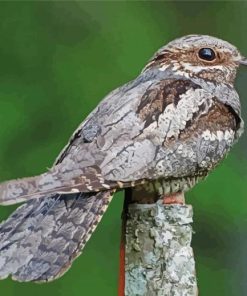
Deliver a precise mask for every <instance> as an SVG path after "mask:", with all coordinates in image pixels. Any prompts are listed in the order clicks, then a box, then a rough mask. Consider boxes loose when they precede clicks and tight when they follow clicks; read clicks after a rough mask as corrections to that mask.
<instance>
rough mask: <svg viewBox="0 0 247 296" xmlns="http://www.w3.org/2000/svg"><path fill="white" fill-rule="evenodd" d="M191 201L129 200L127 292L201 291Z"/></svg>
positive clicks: (166, 295)
mask: <svg viewBox="0 0 247 296" xmlns="http://www.w3.org/2000/svg"><path fill="white" fill-rule="evenodd" d="M192 216H193V211H192V207H191V206H190V205H178V204H174V205H164V204H162V203H161V202H158V203H154V204H137V203H135V204H129V205H128V212H127V220H126V245H125V296H137V295H138V296H144V295H145V296H156V295H157V296H196V295H198V289H197V281H196V273H195V261H194V256H193V250H192V248H191V246H190V244H191V239H192V226H191V223H192Z"/></svg>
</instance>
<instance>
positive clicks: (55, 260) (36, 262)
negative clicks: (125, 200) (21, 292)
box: [0, 191, 114, 282]
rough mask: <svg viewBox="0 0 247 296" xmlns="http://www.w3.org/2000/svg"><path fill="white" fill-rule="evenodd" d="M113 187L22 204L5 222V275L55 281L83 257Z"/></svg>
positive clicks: (1, 245) (1, 240) (1, 264)
mask: <svg viewBox="0 0 247 296" xmlns="http://www.w3.org/2000/svg"><path fill="white" fill-rule="evenodd" d="M113 193H114V192H113V191H102V192H98V193H76V194H70V195H65V194H63V195H55V196H52V197H49V198H45V199H40V200H33V201H30V202H28V203H27V204H25V205H23V206H21V207H19V208H18V209H17V210H16V212H14V213H13V214H12V215H11V216H10V217H9V219H8V220H7V221H5V222H3V223H2V224H1V225H0V278H6V277H8V276H9V275H12V278H13V279H16V280H18V281H37V282H42V281H51V280H54V279H56V278H58V277H60V276H62V275H63V274H64V273H65V272H66V271H67V270H68V269H69V267H70V266H71V264H72V262H73V260H74V259H75V258H76V257H78V256H79V255H80V253H81V251H82V248H83V247H84V246H85V244H86V242H87V240H88V239H89V238H90V236H91V234H92V232H93V231H94V229H95V228H96V226H97V224H98V223H99V222H100V220H101V218H102V216H103V214H104V212H105V211H106V209H107V207H108V204H109V202H110V201H111V199H112V195H113Z"/></svg>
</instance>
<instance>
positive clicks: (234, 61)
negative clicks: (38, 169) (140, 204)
mask: <svg viewBox="0 0 247 296" xmlns="http://www.w3.org/2000/svg"><path fill="white" fill-rule="evenodd" d="M240 64H247V62H246V59H244V58H243V57H242V56H241V54H240V53H239V51H238V50H237V49H236V48H235V47H234V46H233V45H231V44H229V43H228V42H226V41H222V40H219V39H217V38H214V37H210V36H203V35H189V36H185V37H182V38H180V39H176V40H174V41H172V42H170V43H168V44H167V45H166V46H164V47H162V48H161V49H160V50H158V51H157V53H156V54H155V56H154V57H153V58H152V59H151V60H150V61H149V62H148V64H147V66H146V67H145V68H144V70H143V71H142V73H141V74H140V76H138V77H137V78H136V79H134V80H133V81H131V82H129V83H127V84H125V85H124V86H122V87H119V88H117V89H116V90H114V91H112V92H111V93H110V94H109V95H107V96H106V97H105V98H104V100H103V101H102V102H101V103H100V104H99V105H98V106H97V107H96V109H95V110H94V111H93V112H92V113H91V114H90V115H89V116H88V117H87V118H86V119H85V120H84V121H83V123H82V124H81V125H80V126H79V127H78V129H77V130H76V131H75V133H74V134H73V136H72V137H71V139H70V141H69V144H68V145H67V146H66V147H65V148H64V150H63V151H62V152H61V153H60V155H59V156H58V158H57V159H56V161H55V164H54V166H53V167H52V168H51V169H50V170H49V171H47V172H45V173H44V174H41V175H39V176H36V177H30V178H24V179H18V180H11V181H7V182H3V183H1V184H0V204H2V205H7V204H14V203H18V202H21V201H27V203H26V204H24V205H23V206H21V207H20V208H18V209H17V211H16V212H14V214H13V215H12V216H10V218H9V219H7V221H5V222H3V223H2V224H1V225H0V278H6V277H8V276H9V275H11V276H12V277H13V278H14V279H16V280H19V281H49V280H53V279H55V278H57V277H59V276H61V275H62V274H63V273H64V272H65V271H66V270H67V269H68V268H69V267H70V265H71V263H72V261H73V260H74V259H75V258H76V257H77V256H78V255H79V254H80V252H81V249H82V248H83V246H84V245H85V243H86V241H87V240H88V239H89V237H90V235H91V233H92V232H93V230H94V229H95V227H96V225H97V224H98V223H99V221H100V219H101V217H102V215H103V213H104V211H105V210H106V208H107V206H108V204H109V202H110V200H111V198H112V195H113V194H114V192H115V191H116V190H122V189H125V188H128V189H129V190H130V188H131V190H132V191H133V196H134V197H135V199H138V196H139V194H140V193H141V194H142V195H143V194H145V196H146V198H147V199H149V198H150V200H151V199H152V201H153V200H155V199H158V198H161V197H163V196H168V195H170V194H172V195H176V194H179V195H180V196H181V195H182V194H183V193H184V192H185V191H187V190H189V189H190V188H192V187H193V186H194V185H195V184H196V183H197V182H199V181H201V180H203V179H204V178H205V177H206V176H207V175H208V174H209V173H210V171H211V170H212V169H213V168H215V167H216V166H217V165H218V164H219V163H220V161H222V159H224V157H225V156H226V155H227V153H228V151H229V150H230V148H231V147H232V146H233V144H234V143H235V142H236V141H237V140H238V138H239V137H240V135H241V134H242V132H243V120H242V118H241V110H240V109H241V108H240V101H239V97H238V94H237V92H236V90H235V89H234V86H233V83H234V79H235V76H236V71H237V68H238V66H239V65H240ZM145 202H148V200H145Z"/></svg>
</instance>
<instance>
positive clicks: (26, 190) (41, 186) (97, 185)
mask: <svg viewBox="0 0 247 296" xmlns="http://www.w3.org/2000/svg"><path fill="white" fill-rule="evenodd" d="M117 187H118V184H117V182H110V181H106V180H104V178H103V177H102V175H101V174H100V171H99V169H98V168H95V167H86V168H82V169H80V170H74V171H73V170H71V171H68V170H67V171H66V170H65V169H64V168H63V164H59V165H57V166H54V167H53V168H52V169H51V170H50V171H48V172H46V173H44V174H41V175H39V176H34V177H28V178H22V179H17V180H10V181H6V182H3V183H1V184H0V205H10V204H16V203H19V202H25V201H28V200H31V199H37V198H41V197H43V196H51V195H54V194H56V193H60V194H67V193H76V192H98V191H102V190H107V189H109V190H110V189H114V188H117Z"/></svg>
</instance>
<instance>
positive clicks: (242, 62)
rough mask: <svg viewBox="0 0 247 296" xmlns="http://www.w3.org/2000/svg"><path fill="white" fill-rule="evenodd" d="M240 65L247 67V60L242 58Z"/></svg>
mask: <svg viewBox="0 0 247 296" xmlns="http://www.w3.org/2000/svg"><path fill="white" fill-rule="evenodd" d="M239 63H240V65H244V66H247V58H245V57H242V58H241V60H240V62H239Z"/></svg>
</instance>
